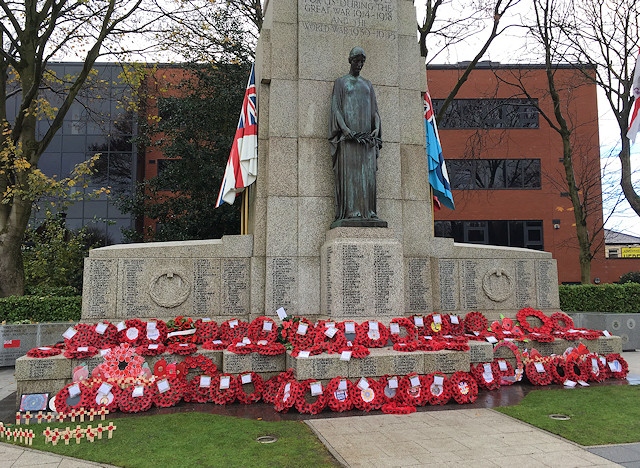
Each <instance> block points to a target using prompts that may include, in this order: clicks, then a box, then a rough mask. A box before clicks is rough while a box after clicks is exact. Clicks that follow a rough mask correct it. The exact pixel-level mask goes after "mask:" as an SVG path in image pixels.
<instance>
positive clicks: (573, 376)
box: [564, 357, 589, 382]
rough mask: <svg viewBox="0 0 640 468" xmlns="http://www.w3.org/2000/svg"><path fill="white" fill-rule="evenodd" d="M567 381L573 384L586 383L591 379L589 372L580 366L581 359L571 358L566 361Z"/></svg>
mask: <svg viewBox="0 0 640 468" xmlns="http://www.w3.org/2000/svg"><path fill="white" fill-rule="evenodd" d="M564 375H565V380H571V381H572V382H579V381H582V382H586V381H587V380H588V379H589V374H588V372H585V370H584V369H583V368H582V367H581V366H580V358H577V357H571V358H570V359H565V364H564Z"/></svg>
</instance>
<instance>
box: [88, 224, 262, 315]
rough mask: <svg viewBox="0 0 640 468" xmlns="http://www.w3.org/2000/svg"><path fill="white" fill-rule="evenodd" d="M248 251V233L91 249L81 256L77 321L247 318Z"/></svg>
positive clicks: (249, 274) (249, 264)
mask: <svg viewBox="0 0 640 468" xmlns="http://www.w3.org/2000/svg"><path fill="white" fill-rule="evenodd" d="M252 253H253V236H251V235H246V236H225V237H224V238H223V239H221V240H206V241H184V242H163V243H148V244H125V245H116V246H109V247H104V248H99V249H94V250H92V251H91V252H90V254H89V257H88V258H87V259H86V260H85V269H84V291H83V296H82V321H84V322H96V321H99V320H110V321H114V322H116V321H121V320H126V319H130V318H142V319H145V318H158V319H163V320H170V319H172V318H174V317H176V316H178V315H184V316H191V317H211V318H214V319H216V320H219V321H223V320H226V319H228V318H233V317H237V318H241V319H243V320H247V319H248V317H249V309H250V288H251V256H252Z"/></svg>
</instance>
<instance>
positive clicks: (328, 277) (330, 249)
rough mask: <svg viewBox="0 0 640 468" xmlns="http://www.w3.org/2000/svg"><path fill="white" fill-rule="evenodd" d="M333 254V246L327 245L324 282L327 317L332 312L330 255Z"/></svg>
mask: <svg viewBox="0 0 640 468" xmlns="http://www.w3.org/2000/svg"><path fill="white" fill-rule="evenodd" d="M332 254H333V247H327V254H326V256H327V268H326V270H325V271H326V277H325V282H326V285H327V293H326V294H327V295H326V298H327V314H329V317H331V315H332V314H333V312H334V311H333V308H332V296H331V290H332V284H331V255H332Z"/></svg>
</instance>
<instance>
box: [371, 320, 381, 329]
mask: <svg viewBox="0 0 640 468" xmlns="http://www.w3.org/2000/svg"><path fill="white" fill-rule="evenodd" d="M378 330H379V329H378V322H374V321H369V331H378Z"/></svg>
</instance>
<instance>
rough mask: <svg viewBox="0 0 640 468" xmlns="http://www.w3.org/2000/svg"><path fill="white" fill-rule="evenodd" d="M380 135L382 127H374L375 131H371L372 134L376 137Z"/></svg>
mask: <svg viewBox="0 0 640 468" xmlns="http://www.w3.org/2000/svg"><path fill="white" fill-rule="evenodd" d="M378 135H380V129H379V128H374V129H373V132H371V136H372V137H374V138H375V137H377V136H378Z"/></svg>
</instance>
